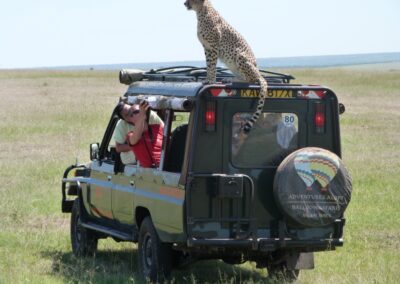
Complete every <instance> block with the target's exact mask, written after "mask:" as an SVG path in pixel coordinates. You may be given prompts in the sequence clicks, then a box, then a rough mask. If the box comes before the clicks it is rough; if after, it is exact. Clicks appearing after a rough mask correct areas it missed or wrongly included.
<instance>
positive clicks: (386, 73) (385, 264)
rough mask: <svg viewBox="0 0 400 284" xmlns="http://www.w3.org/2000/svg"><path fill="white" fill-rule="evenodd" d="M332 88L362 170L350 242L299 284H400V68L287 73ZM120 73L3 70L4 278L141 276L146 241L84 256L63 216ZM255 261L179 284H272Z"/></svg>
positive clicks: (197, 268)
mask: <svg viewBox="0 0 400 284" xmlns="http://www.w3.org/2000/svg"><path fill="white" fill-rule="evenodd" d="M283 71H285V72H288V73H291V74H292V75H294V76H295V77H296V78H297V80H296V81H295V82H297V83H309V84H322V85H326V86H329V87H330V88H332V89H333V90H334V91H335V92H336V93H337V95H338V97H339V100H340V101H341V102H342V103H344V104H345V105H346V113H345V114H343V115H342V116H341V130H342V148H343V159H344V161H345V163H346V164H347V166H348V168H349V169H350V172H351V174H352V177H353V184H354V191H353V195H352V202H351V203H350V206H349V208H348V210H347V211H346V219H347V224H346V227H345V245H344V247H343V248H339V249H338V250H336V251H332V252H324V253H317V254H316V268H315V269H314V270H310V271H302V272H301V274H300V278H299V281H298V283H398V279H400V270H399V267H400V68H399V65H388V66H382V65H380V66H379V68H375V66H364V67H362V68H354V67H353V68H348V67H346V68H325V69H293V70H283ZM117 75H118V74H117V72H101V71H81V72H78V71H65V72H61V71H33V70H29V71H26V70H25V71H4V70H3V71H0V283H65V282H67V283H69V282H73V283H76V282H86V283H137V282H138V277H137V272H136V268H137V265H136V258H137V255H136V246H135V245H134V244H130V243H116V242H115V241H113V240H111V239H107V240H102V241H100V244H99V253H98V254H97V255H96V257H95V258H88V259H83V260H81V259H76V258H75V257H74V256H73V255H72V253H71V247H70V242H69V214H66V215H63V214H62V213H61V211H60V200H61V192H60V179H61V176H62V173H63V171H64V169H65V168H66V167H67V166H68V165H70V164H73V163H75V162H76V158H78V159H79V161H80V162H86V161H87V160H88V158H89V157H88V156H89V155H88V153H89V144H90V143H92V142H99V141H100V139H101V137H102V135H103V133H104V130H105V126H106V124H107V122H108V119H109V116H110V113H111V110H112V108H113V107H114V105H115V104H116V102H117V101H118V98H119V96H121V95H122V94H123V93H124V91H125V90H126V87H125V86H122V85H120V84H119V83H118V79H117ZM266 276H267V272H266V270H257V269H256V268H255V265H254V264H253V263H245V264H243V265H236V266H230V265H226V264H224V263H223V262H220V261H208V262H199V263H196V264H194V265H192V266H189V267H187V268H186V270H179V271H176V272H174V274H173V277H174V280H173V282H176V283H187V282H189V283H204V282H208V283H214V282H218V283H272V282H271V280H268V279H267V278H266Z"/></svg>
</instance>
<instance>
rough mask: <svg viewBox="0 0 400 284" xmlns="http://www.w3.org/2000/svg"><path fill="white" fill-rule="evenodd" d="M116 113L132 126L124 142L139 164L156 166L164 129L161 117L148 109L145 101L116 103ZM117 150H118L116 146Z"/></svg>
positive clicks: (159, 156) (158, 162) (158, 160)
mask: <svg viewBox="0 0 400 284" xmlns="http://www.w3.org/2000/svg"><path fill="white" fill-rule="evenodd" d="M117 114H118V116H119V117H120V118H121V119H123V120H125V121H126V122H127V123H129V124H131V125H133V126H134V127H133V130H132V131H129V132H128V133H127V135H126V142H127V145H129V147H130V148H131V150H132V151H133V152H134V154H135V156H136V159H137V161H138V162H139V165H140V166H142V167H145V168H150V167H158V166H159V164H160V158H161V151H162V139H163V129H164V123H163V121H162V120H161V118H160V117H159V116H158V115H157V114H156V113H155V112H153V111H151V110H150V109H149V104H148V103H147V102H146V101H142V102H141V103H140V104H134V105H128V104H125V103H123V102H121V103H120V104H119V105H118V108H117ZM125 147H126V146H125ZM117 151H119V149H118V147H117ZM119 152H121V151H119Z"/></svg>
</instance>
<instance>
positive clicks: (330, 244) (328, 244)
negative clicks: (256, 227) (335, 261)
mask: <svg viewBox="0 0 400 284" xmlns="http://www.w3.org/2000/svg"><path fill="white" fill-rule="evenodd" d="M187 245H188V247H192V248H196V247H214V248H217V247H220V248H228V247H230V248H232V247H237V248H241V249H250V250H257V251H261V252H269V251H275V250H278V249H296V250H299V251H303V252H311V251H323V250H334V249H335V248H336V247H341V246H343V239H341V238H340V239H324V240H292V239H257V240H253V239H241V240H235V239H194V238H192V239H188V242H187Z"/></svg>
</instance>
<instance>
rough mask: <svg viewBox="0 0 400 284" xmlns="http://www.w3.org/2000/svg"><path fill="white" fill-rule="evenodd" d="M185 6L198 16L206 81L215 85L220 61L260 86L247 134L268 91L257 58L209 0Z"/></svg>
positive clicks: (238, 74) (261, 107)
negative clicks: (203, 51)
mask: <svg viewBox="0 0 400 284" xmlns="http://www.w3.org/2000/svg"><path fill="white" fill-rule="evenodd" d="M185 6H186V7H187V9H188V10H193V11H195V12H196V14H197V36H198V38H199V40H200V42H201V44H202V45H203V47H204V50H205V55H206V63H207V79H206V81H207V82H208V83H215V82H216V66H217V61H218V59H220V60H221V61H222V62H223V63H224V64H225V65H226V66H227V67H228V68H229V69H230V70H231V71H232V73H233V74H235V75H236V76H237V77H238V78H239V79H241V80H244V81H248V82H253V83H258V84H259V85H260V98H259V101H258V104H257V109H256V111H255V112H254V113H253V115H252V117H251V119H249V120H248V121H246V123H245V124H244V127H243V132H244V133H246V134H248V133H249V131H250V130H251V129H252V127H253V125H254V123H255V122H256V121H257V119H258V118H259V116H260V114H261V112H262V110H263V108H264V103H265V97H266V96H267V92H268V84H267V81H266V80H265V79H264V77H263V76H262V75H261V73H260V71H259V70H258V67H257V62H256V57H255V56H254V53H253V51H252V50H251V48H250V45H249V44H248V43H247V42H246V40H245V39H244V38H243V36H242V35H240V34H239V33H238V32H237V31H236V30H235V29H234V28H233V27H232V26H231V25H229V23H228V22H227V21H226V20H224V19H223V18H222V17H221V15H220V14H219V13H218V12H217V10H215V9H214V7H213V6H212V5H211V2H210V1H209V0H187V1H186V2H185Z"/></svg>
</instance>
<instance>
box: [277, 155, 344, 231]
mask: <svg viewBox="0 0 400 284" xmlns="http://www.w3.org/2000/svg"><path fill="white" fill-rule="evenodd" d="M351 189H352V185H351V179H350V176H349V174H348V172H347V170H346V168H345V166H344V164H343V162H342V161H341V160H340V158H339V157H338V156H337V155H335V154H334V153H332V152H329V151H328V150H325V149H321V148H304V149H300V150H298V151H296V152H294V153H292V154H291V155H289V156H288V157H286V159H285V160H284V161H283V162H282V163H281V165H280V166H279V168H278V170H277V173H276V175H275V180H274V196H275V199H276V200H277V203H278V204H279V207H280V208H281V210H282V212H283V213H284V215H285V216H287V217H288V219H290V220H291V221H294V222H295V223H297V224H299V225H302V226H310V227H315V226H322V225H327V224H330V223H332V222H334V221H335V220H336V219H338V218H341V217H342V215H343V212H344V211H345V209H346V207H347V205H348V203H349V202H350V197H351Z"/></svg>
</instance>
